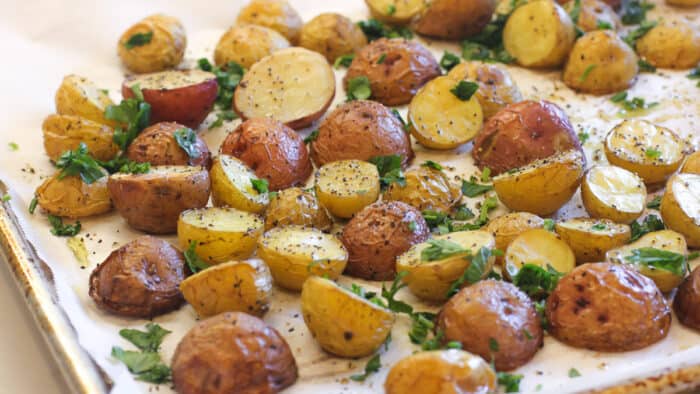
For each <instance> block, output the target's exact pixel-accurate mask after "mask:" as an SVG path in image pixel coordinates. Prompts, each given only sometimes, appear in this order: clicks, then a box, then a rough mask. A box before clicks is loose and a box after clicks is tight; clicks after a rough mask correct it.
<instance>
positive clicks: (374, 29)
mask: <svg viewBox="0 0 700 394" xmlns="http://www.w3.org/2000/svg"><path fill="white" fill-rule="evenodd" d="M357 25H358V26H360V29H362V32H363V33H365V36H366V37H367V41H370V42H371V41H374V40H377V39H379V38H382V37H386V38H401V37H403V38H406V39H410V38H413V33H412V32H411V30H409V29H408V28H407V27H396V28H393V27H390V26H387V25H385V24H383V23H382V22H380V21H378V20H376V19H368V20H366V21H360V22H358V23H357Z"/></svg>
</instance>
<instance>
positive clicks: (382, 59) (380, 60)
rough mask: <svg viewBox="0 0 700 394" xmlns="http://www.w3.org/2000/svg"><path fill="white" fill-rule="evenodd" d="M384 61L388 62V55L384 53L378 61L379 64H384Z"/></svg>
mask: <svg viewBox="0 0 700 394" xmlns="http://www.w3.org/2000/svg"><path fill="white" fill-rule="evenodd" d="M384 60H386V53H382V55H381V56H379V59H377V64H382V63H384Z"/></svg>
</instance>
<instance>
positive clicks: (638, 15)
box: [620, 0, 654, 25]
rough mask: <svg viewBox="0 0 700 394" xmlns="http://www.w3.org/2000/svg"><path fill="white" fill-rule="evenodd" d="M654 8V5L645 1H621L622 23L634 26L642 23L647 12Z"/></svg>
mask: <svg viewBox="0 0 700 394" xmlns="http://www.w3.org/2000/svg"><path fill="white" fill-rule="evenodd" d="M653 8H654V4H652V3H649V2H647V1H645V0H623V1H622V9H621V10H620V15H621V20H622V23H623V24H625V25H636V24H639V23H643V22H644V21H645V20H646V18H647V11H649V10H651V9H653Z"/></svg>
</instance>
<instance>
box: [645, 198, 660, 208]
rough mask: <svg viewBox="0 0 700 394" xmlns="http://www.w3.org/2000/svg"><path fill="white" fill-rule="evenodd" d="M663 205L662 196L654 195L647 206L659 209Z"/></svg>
mask: <svg viewBox="0 0 700 394" xmlns="http://www.w3.org/2000/svg"><path fill="white" fill-rule="evenodd" d="M659 207H661V196H656V197H654V199H653V200H651V201H649V202H648V203H647V208H649V209H657V210H658V209H659Z"/></svg>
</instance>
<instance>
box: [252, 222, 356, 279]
mask: <svg viewBox="0 0 700 394" xmlns="http://www.w3.org/2000/svg"><path fill="white" fill-rule="evenodd" d="M258 256H259V257H260V258H261V259H263V260H265V263H267V265H268V266H269V267H270V271H272V277H273V278H274V279H275V283H276V284H277V285H279V286H281V287H284V288H285V289H289V290H296V291H299V290H301V287H302V285H303V284H304V281H306V280H307V278H309V277H311V276H327V277H328V278H329V279H333V280H335V279H337V278H338V277H339V276H340V274H341V273H343V270H344V269H345V265H346V264H347V262H348V252H347V250H345V247H344V246H343V243H342V242H340V240H339V239H338V238H337V237H336V236H335V235H332V234H326V233H324V232H322V231H320V230H317V229H315V228H310V227H302V226H286V227H277V228H273V229H272V230H270V231H268V232H266V233H265V234H264V235H263V236H262V237H261V238H260V239H259V240H258Z"/></svg>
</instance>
